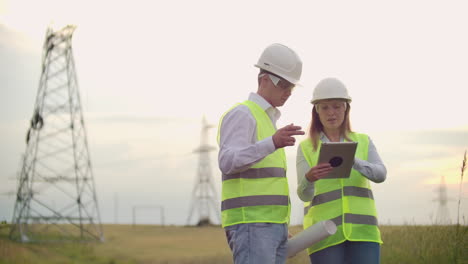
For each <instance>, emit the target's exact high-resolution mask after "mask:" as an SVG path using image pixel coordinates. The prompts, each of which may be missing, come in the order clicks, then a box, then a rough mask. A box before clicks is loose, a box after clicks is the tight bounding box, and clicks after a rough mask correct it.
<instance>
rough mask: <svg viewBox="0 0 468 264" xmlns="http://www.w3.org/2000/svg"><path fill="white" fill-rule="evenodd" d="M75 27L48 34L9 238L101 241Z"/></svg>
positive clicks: (22, 239) (23, 240)
mask: <svg viewBox="0 0 468 264" xmlns="http://www.w3.org/2000/svg"><path fill="white" fill-rule="evenodd" d="M75 28H76V27H75V26H71V25H69V26H66V27H64V28H63V29H61V30H58V31H53V30H52V29H51V28H48V29H47V34H46V40H45V42H44V47H43V54H42V73H41V79H40V83H39V89H38V92H37V97H36V102H35V106H34V113H33V117H32V119H31V125H30V128H29V130H28V133H27V137H26V152H25V154H24V156H23V157H22V159H23V161H22V166H21V172H20V177H19V182H18V190H17V195H16V202H15V209H14V213H13V220H12V227H11V230H10V238H11V239H14V240H18V241H22V242H28V241H61V240H80V241H87V240H101V241H102V240H103V232H102V227H101V220H100V214H99V210H98V203H97V198H96V191H95V187H94V176H93V172H92V169H91V161H90V158H89V151H88V142H87V139H86V130H85V125H84V121H83V114H82V110H81V102H80V95H79V91H78V81H77V77H76V72H75V63H74V59H73V54H72V41H71V40H72V35H73V32H74V30H75Z"/></svg>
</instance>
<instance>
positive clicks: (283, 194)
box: [218, 100, 290, 227]
mask: <svg viewBox="0 0 468 264" xmlns="http://www.w3.org/2000/svg"><path fill="white" fill-rule="evenodd" d="M242 104H243V105H246V106H247V107H248V108H249V109H250V112H251V113H252V115H253V117H254V118H255V120H256V123H257V140H258V141H260V140H262V139H264V138H267V137H270V136H272V135H273V134H274V133H275V132H276V129H275V127H274V126H273V123H272V122H271V119H270V117H269V116H268V115H267V114H266V112H265V111H264V110H263V109H262V108H261V107H260V106H259V105H258V104H256V103H254V102H252V101H249V100H247V101H245V102H243V103H242ZM234 107H235V106H234ZM234 107H233V108H234ZM231 110H232V108H231ZM229 111H230V110H229ZM229 111H228V112H229ZM228 112H226V113H228ZM226 113H225V114H224V115H223V116H222V117H221V120H220V123H219V124H220V125H219V129H218V143H219V138H220V134H219V133H220V128H221V124H222V122H223V118H224V116H225V115H226ZM286 169H287V167H286V155H285V152H284V149H283V148H279V149H277V150H276V151H274V152H273V153H271V154H270V155H268V156H266V157H265V158H263V159H262V160H261V161H259V162H257V163H256V164H254V165H253V166H252V167H250V168H249V169H248V170H245V171H242V172H239V173H235V174H229V175H225V174H223V182H222V197H221V200H222V202H221V218H222V226H223V227H226V226H230V225H236V224H241V223H258V222H260V223H287V222H289V214H290V201H289V187H288V181H287V178H286Z"/></svg>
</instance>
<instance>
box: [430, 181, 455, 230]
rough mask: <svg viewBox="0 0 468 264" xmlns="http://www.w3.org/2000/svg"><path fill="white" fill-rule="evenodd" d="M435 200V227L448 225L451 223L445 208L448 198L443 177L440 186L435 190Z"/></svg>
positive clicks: (446, 207)
mask: <svg viewBox="0 0 468 264" xmlns="http://www.w3.org/2000/svg"><path fill="white" fill-rule="evenodd" d="M436 191H437V198H436V199H434V201H436V202H437V213H436V218H435V224H436V225H449V224H451V223H452V221H451V220H450V214H449V210H448V206H447V202H448V201H449V198H448V197H447V187H446V186H445V177H444V176H442V178H441V180H440V185H439V187H438V188H437V189H436Z"/></svg>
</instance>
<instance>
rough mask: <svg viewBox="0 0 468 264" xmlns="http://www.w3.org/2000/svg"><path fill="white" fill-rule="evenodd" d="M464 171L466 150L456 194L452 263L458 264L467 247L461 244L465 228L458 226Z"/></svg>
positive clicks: (465, 231) (464, 235) (467, 249)
mask: <svg viewBox="0 0 468 264" xmlns="http://www.w3.org/2000/svg"><path fill="white" fill-rule="evenodd" d="M465 169H466V150H465V155H464V156H463V161H462V166H461V168H460V170H461V176H460V187H459V192H458V209H457V231H456V234H455V235H456V236H455V243H456V246H455V249H454V250H455V253H454V263H459V261H460V254H461V253H462V252H463V251H468V246H467V245H465V244H464V243H463V238H464V237H466V235H467V230H466V228H464V229H462V228H461V226H460V204H461V200H462V186H463V175H464V174H465ZM465 261H466V262H467V263H468V259H465Z"/></svg>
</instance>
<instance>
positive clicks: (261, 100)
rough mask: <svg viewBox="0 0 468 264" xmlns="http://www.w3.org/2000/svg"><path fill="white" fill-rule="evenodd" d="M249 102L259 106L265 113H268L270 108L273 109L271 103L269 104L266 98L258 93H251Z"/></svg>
mask: <svg viewBox="0 0 468 264" xmlns="http://www.w3.org/2000/svg"><path fill="white" fill-rule="evenodd" d="M249 101H252V102H254V103H256V104H258V105H259V106H260V107H261V108H262V109H263V110H264V111H266V110H267V109H268V108H270V107H273V106H272V105H271V104H270V103H268V102H267V100H265V98H263V97H262V96H261V95H259V94H257V93H250V95H249Z"/></svg>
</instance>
